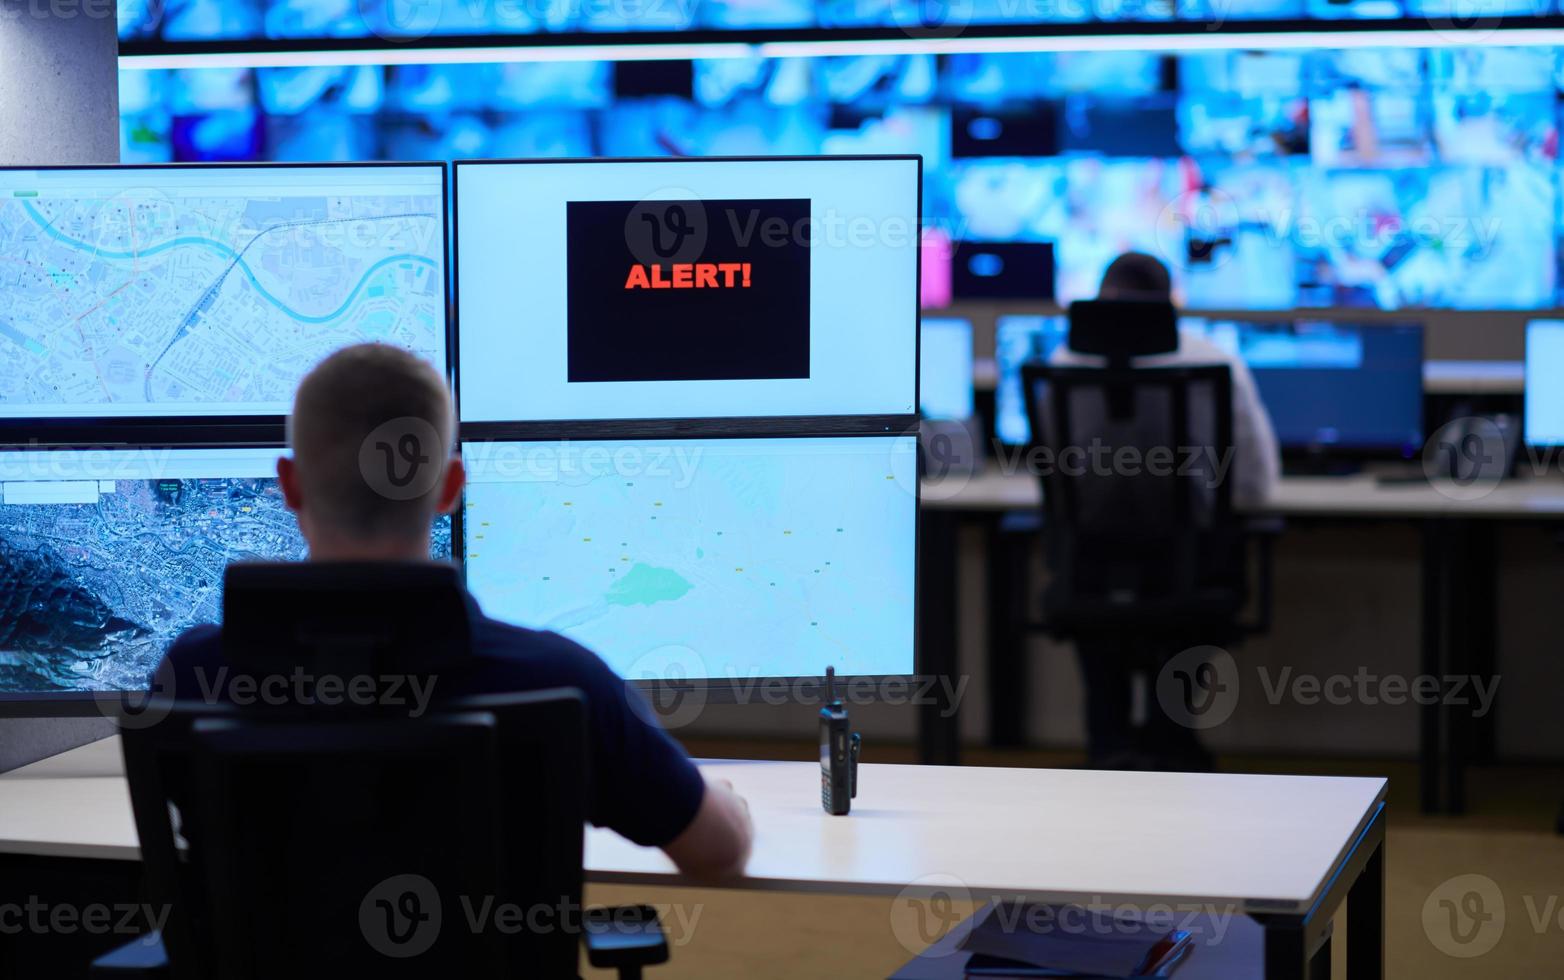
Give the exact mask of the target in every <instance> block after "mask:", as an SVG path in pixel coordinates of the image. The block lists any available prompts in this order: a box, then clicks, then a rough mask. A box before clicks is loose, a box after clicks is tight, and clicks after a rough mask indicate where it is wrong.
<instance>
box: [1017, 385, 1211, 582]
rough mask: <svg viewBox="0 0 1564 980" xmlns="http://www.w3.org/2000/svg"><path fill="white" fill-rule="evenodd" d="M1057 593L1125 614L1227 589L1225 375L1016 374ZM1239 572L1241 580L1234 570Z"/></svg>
mask: <svg viewBox="0 0 1564 980" xmlns="http://www.w3.org/2000/svg"><path fill="white" fill-rule="evenodd" d="M1022 384H1023V390H1024V391H1025V393H1026V401H1027V409H1028V413H1029V415H1030V417H1031V424H1032V434H1033V435H1032V439H1033V445H1032V447H1030V452H1031V453H1032V454H1033V458H1034V459H1036V460H1037V461H1038V463H1039V472H1040V474H1041V478H1042V481H1043V494H1044V501H1045V507H1046V511H1047V526H1048V534H1047V542H1048V557H1049V564H1050V569H1051V571H1052V573H1053V575H1054V578H1055V580H1056V582H1057V583H1059V585H1060V586H1061V588H1062V589H1063V590H1065V591H1067V592H1073V593H1074V594H1076V595H1079V596H1082V597H1096V598H1099V599H1102V600H1103V601H1108V602H1111V603H1117V604H1120V605H1123V606H1125V607H1126V608H1131V607H1144V606H1145V605H1146V604H1147V603H1148V601H1149V600H1152V599H1162V600H1166V601H1170V602H1177V601H1178V600H1179V599H1180V598H1181V597H1188V596H1191V595H1193V594H1194V593H1195V592H1196V591H1198V590H1199V589H1201V588H1203V587H1205V586H1206V585H1208V584H1209V583H1210V582H1211V580H1212V576H1213V575H1214V574H1216V573H1217V572H1218V571H1219V570H1220V571H1221V572H1222V573H1223V574H1224V575H1226V576H1227V577H1228V578H1231V576H1232V574H1233V572H1234V569H1233V568H1232V567H1231V561H1232V555H1233V552H1234V550H1235V546H1236V543H1237V542H1238V541H1239V540H1240V536H1239V528H1238V523H1237V520H1236V518H1235V516H1234V514H1233V510H1232V487H1231V465H1232V462H1233V411H1232V377H1231V373H1230V371H1229V370H1228V368H1227V366H1226V365H1210V366H1188V367H1158V368H1134V367H1126V366H1114V367H1102V368H1094V367H1059V366H1049V365H1041V364H1032V365H1027V366H1025V367H1024V368H1023V369H1022ZM1238 571H1240V572H1241V569H1240V570H1238Z"/></svg>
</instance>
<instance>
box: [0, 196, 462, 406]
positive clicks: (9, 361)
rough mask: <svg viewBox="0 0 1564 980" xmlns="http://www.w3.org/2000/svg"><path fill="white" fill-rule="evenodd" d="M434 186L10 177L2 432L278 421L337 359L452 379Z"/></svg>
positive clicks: (1, 245) (1, 332)
mask: <svg viewBox="0 0 1564 980" xmlns="http://www.w3.org/2000/svg"><path fill="white" fill-rule="evenodd" d="M444 220H445V216H444V208H443V192H442V186H441V172H440V169H439V168H438V167H426V168H362V169H361V168H275V169H262V168H223V169H215V170H184V169H171V170H135V169H129V170H82V171H37V172H33V171H7V172H4V173H0V282H3V288H0V416H4V415H9V416H14V417H38V416H67V417H68V416H77V417H80V416H125V415H138V416H148V415H212V414H233V415H243V414H267V415H273V414H283V413H285V412H286V411H287V409H288V405H289V402H290V401H291V399H292V395H293V391H294V388H295V387H296V386H297V384H298V381H299V379H300V378H301V377H302V376H303V375H304V374H305V373H306V372H307V371H308V370H309V369H310V368H311V367H312V366H314V365H315V364H316V363H317V362H318V361H320V360H321V359H322V358H323V357H325V356H326V355H327V354H329V353H331V352H332V351H333V350H336V349H338V348H340V347H343V346H346V345H348V344H351V343H356V342H362V341H380V342H384V343H389V344H395V345H397V346H400V347H404V348H407V349H409V350H412V351H413V352H415V353H417V354H419V355H421V356H423V357H426V358H428V359H430V360H431V361H433V362H435V363H436V364H437V366H439V367H440V368H441V369H442V370H443V369H444V366H445V294H444V276H445V272H444V254H443V253H444V237H443V225H444Z"/></svg>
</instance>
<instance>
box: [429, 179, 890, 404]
mask: <svg viewBox="0 0 1564 980" xmlns="http://www.w3.org/2000/svg"><path fill="white" fill-rule="evenodd" d="M919 177H920V164H919V160H918V158H917V157H892V156H886V157H802V158H800V157H791V158H781V157H774V158H767V157H756V158H750V159H662V160H560V161H551V160H531V161H504V160H463V161H458V162H457V163H456V164H455V201H456V207H455V210H456V255H457V262H456V279H455V282H456V303H457V336H458V340H459V342H458V344H457V345H456V351H457V376H456V395H457V402H458V408H459V410H460V412H461V418H462V421H463V422H546V421H595V420H602V421H613V420H636V419H716V418H740V417H744V418H759V417H798V416H841V415H861V416H863V415H912V414H915V413H916V412H917V397H918V393H917V384H918V240H919V231H920V219H919V206H920V196H919V186H920V179H919Z"/></svg>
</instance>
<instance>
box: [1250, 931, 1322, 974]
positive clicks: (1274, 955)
mask: <svg viewBox="0 0 1564 980" xmlns="http://www.w3.org/2000/svg"><path fill="white" fill-rule="evenodd" d="M1255 918H1257V919H1259V921H1260V924H1261V925H1263V926H1264V927H1265V980H1310V977H1309V965H1310V964H1309V954H1308V951H1307V950H1306V949H1305V948H1304V930H1303V920H1302V919H1301V918H1300V917H1298V916H1269V915H1267V916H1256V917H1255Z"/></svg>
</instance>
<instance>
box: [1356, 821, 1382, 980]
mask: <svg viewBox="0 0 1564 980" xmlns="http://www.w3.org/2000/svg"><path fill="white" fill-rule="evenodd" d="M1384 976H1385V841H1384V839H1383V838H1381V839H1380V841H1379V842H1378V844H1377V845H1376V846H1375V847H1374V853H1373V854H1371V855H1370V856H1369V859H1368V861H1367V862H1366V863H1365V864H1364V865H1363V870H1362V871H1360V872H1359V873H1358V877H1357V880H1356V881H1354V882H1353V883H1352V887H1351V888H1350V889H1349V890H1348V891H1347V980H1382V978H1383V977H1384Z"/></svg>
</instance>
